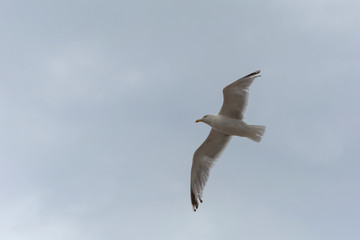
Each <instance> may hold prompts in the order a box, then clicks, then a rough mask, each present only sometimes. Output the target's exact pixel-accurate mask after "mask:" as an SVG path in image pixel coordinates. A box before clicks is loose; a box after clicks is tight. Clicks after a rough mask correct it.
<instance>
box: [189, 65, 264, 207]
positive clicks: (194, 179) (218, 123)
mask: <svg viewBox="0 0 360 240" xmlns="http://www.w3.org/2000/svg"><path fill="white" fill-rule="evenodd" d="M259 73H260V70H258V71H256V72H253V73H250V74H249V75H246V76H245V77H242V78H240V79H239V80H236V81H235V82H233V83H231V84H229V85H228V86H226V87H225V88H224V89H223V95H224V102H223V105H222V107H221V109H220V112H219V113H218V114H215V115H210V114H208V115H205V116H204V117H202V118H201V119H198V120H196V121H195V122H204V123H206V124H208V125H209V126H210V127H211V130H210V134H209V136H208V137H207V138H206V139H205V141H204V142H203V143H202V144H201V145H200V147H199V148H198V149H197V150H196V151H195V153H194V156H193V162H192V167H191V180H190V195H191V203H192V206H193V209H194V211H196V210H197V209H198V207H199V201H200V202H202V193H203V190H204V187H205V184H206V181H207V179H208V177H209V172H210V169H211V167H212V166H213V165H214V163H215V161H216V160H217V158H219V157H220V155H221V153H222V152H223V151H224V149H225V147H226V146H227V144H228V143H229V142H230V139H231V137H232V136H239V137H247V138H249V139H251V140H253V141H255V142H260V141H261V138H262V136H263V134H264V132H265V126H262V125H248V124H246V123H245V122H244V121H243V114H244V111H245V108H246V105H247V101H248V94H249V93H248V91H249V86H250V85H251V83H252V82H253V81H254V80H255V78H258V77H261V75H258V74H259Z"/></svg>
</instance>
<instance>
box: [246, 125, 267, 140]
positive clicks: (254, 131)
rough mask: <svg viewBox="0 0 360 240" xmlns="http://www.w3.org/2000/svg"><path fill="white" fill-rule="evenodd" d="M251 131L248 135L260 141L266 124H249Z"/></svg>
mask: <svg viewBox="0 0 360 240" xmlns="http://www.w3.org/2000/svg"><path fill="white" fill-rule="evenodd" d="M248 127H249V128H248V129H249V131H248V135H247V136H246V137H248V138H250V139H251V140H253V141H255V142H260V141H261V138H262V136H263V135H264V132H265V126H262V125H249V126H248Z"/></svg>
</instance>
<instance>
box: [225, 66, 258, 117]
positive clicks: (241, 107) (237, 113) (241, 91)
mask: <svg viewBox="0 0 360 240" xmlns="http://www.w3.org/2000/svg"><path fill="white" fill-rule="evenodd" d="M259 73H260V70H258V71H256V72H253V73H250V74H249V75H246V76H245V77H242V78H240V79H239V80H236V81H235V82H233V83H231V84H229V85H227V86H226V87H225V88H224V89H223V95H224V102H223V105H222V107H221V109H220V112H219V114H221V115H224V116H227V117H231V118H236V119H242V118H243V113H244V112H245V108H246V105H247V101H248V94H249V93H248V90H249V86H250V85H251V83H252V82H253V81H254V79H255V78H257V77H260V75H257V74H259Z"/></svg>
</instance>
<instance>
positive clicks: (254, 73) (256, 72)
mask: <svg viewBox="0 0 360 240" xmlns="http://www.w3.org/2000/svg"><path fill="white" fill-rule="evenodd" d="M260 72H261V70H257V71H255V72H252V73H250V74H249V75H246V76H245V77H243V78H247V77H252V76H255V75H256V74H259V73H260ZM257 77H261V75H259V76H257Z"/></svg>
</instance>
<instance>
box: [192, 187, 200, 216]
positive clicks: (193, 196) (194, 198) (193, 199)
mask: <svg viewBox="0 0 360 240" xmlns="http://www.w3.org/2000/svg"><path fill="white" fill-rule="evenodd" d="M190 192H191V193H190V194H191V204H192V206H193V209H194V212H196V209H198V207H199V202H198V200H197V199H196V197H195V193H194V191H193V190H192V189H191V190H190Z"/></svg>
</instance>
